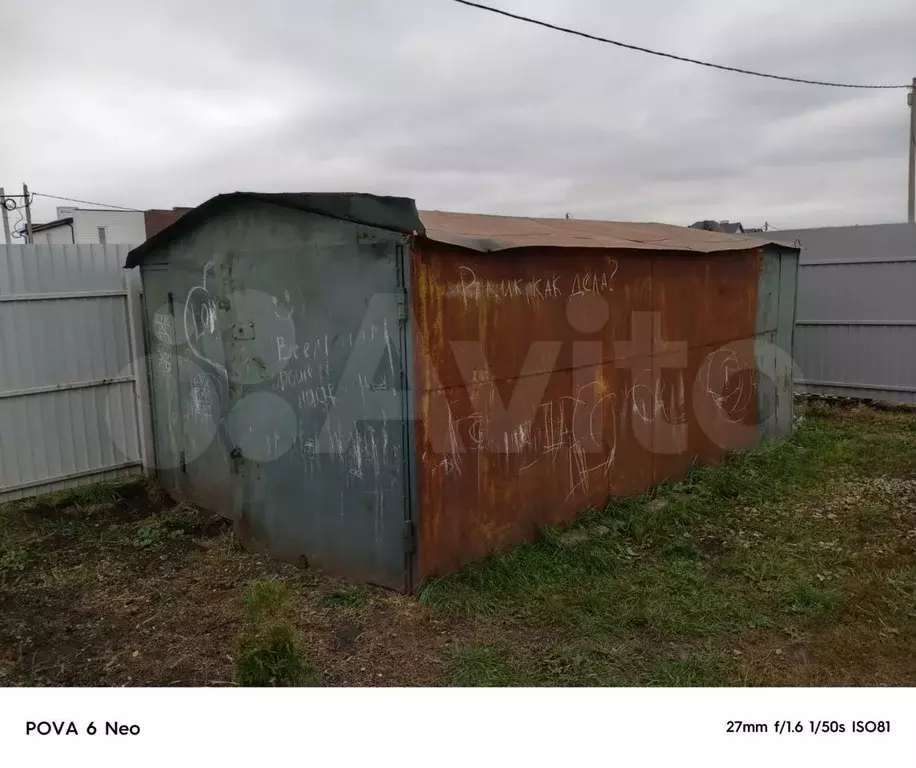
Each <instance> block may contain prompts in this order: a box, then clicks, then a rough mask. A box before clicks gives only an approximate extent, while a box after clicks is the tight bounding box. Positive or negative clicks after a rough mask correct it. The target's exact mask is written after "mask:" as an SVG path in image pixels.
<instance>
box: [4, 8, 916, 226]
mask: <svg viewBox="0 0 916 768" xmlns="http://www.w3.org/2000/svg"><path fill="white" fill-rule="evenodd" d="M494 4H497V5H499V6H500V7H503V8H506V9H508V10H514V11H517V12H520V13H524V14H527V15H531V16H535V17H538V18H543V19H548V20H551V21H555V22H556V23H559V24H566V25H568V26H573V27H577V28H581V29H587V30H590V31H594V32H596V33H599V34H604V35H607V36H610V37H617V38H619V39H623V40H627V41H631V42H633V43H636V44H641V45H646V46H650V47H656V48H663V49H666V50H670V51H672V52H675V53H680V54H683V55H688V56H695V57H699V58H706V59H709V60H711V61H717V62H722V63H727V64H733V65H735V66H742V67H749V68H759V69H764V70H767V71H772V72H775V73H779V74H789V75H797V76H802V77H813V78H818V79H821V78H823V79H838V80H847V81H851V82H907V81H908V80H909V79H910V78H911V77H912V75H913V74H914V73H916V49H914V47H913V46H912V42H911V32H912V29H913V28H914V27H916V4H913V3H911V2H907V1H906V0H898V1H892V0H875V1H873V2H869V3H867V4H864V3H861V2H858V0H842V1H841V0H837V1H836V2H833V3H831V4H830V5H829V6H827V7H826V9H825V8H824V7H821V8H814V7H810V8H809V7H808V5H809V4H801V3H791V2H788V0H772V1H771V2H768V3H759V2H758V0H754V1H753V2H751V0H732V1H731V2H729V3H727V4H726V3H722V2H716V1H715V0H690V1H689V2H687V1H684V2H674V0H643V2H640V3H638V4H622V3H607V2H605V1H603V0H579V2H576V3H568V2H560V0H494ZM3 18H4V20H5V27H6V28H7V30H8V31H9V32H10V34H9V35H8V36H7V39H8V41H9V46H8V47H9V50H6V51H5V52H4V62H5V67H6V70H5V74H6V75H7V77H6V78H5V84H6V88H5V93H6V96H7V109H5V110H3V111H2V112H0V135H2V136H3V137H4V141H3V143H2V144H0V173H2V176H0V181H2V182H3V183H4V184H5V185H6V186H7V188H8V189H9V188H10V187H12V186H14V185H16V184H18V183H19V182H20V181H21V180H22V179H25V180H26V181H28V182H29V184H30V186H31V187H32V188H33V189H37V190H40V191H45V192H49V193H54V194H69V195H74V196H76V197H80V198H84V199H91V200H101V201H102V202H110V203H116V204H121V205H135V206H138V207H154V206H156V207H163V206H172V205H187V204H195V203H199V202H202V201H203V200H204V199H206V198H207V197H209V196H211V195H213V194H217V193H219V192H225V191H231V190H235V189H259V190H267V191H279V190H366V191H374V192H381V193H387V194H406V195H411V196H414V197H416V199H417V201H418V204H419V205H420V206H421V207H425V208H443V209H458V210H471V211H488V212H495V213H508V214H530V215H551V214H553V215H562V214H563V213H565V212H570V213H572V214H573V215H574V216H578V217H585V216H593V217H600V218H615V219H638V220H661V221H670V222H673V223H681V224H684V223H689V222H691V221H693V220H695V219H697V218H707V217H717V218H729V219H733V220H735V219H740V220H743V221H744V222H745V223H747V224H752V225H759V224H761V223H762V222H763V221H765V220H766V221H770V222H771V223H773V224H776V225H777V226H781V227H790V226H805V225H819V224H833V223H868V222H879V221H895V220H900V219H901V218H902V216H903V213H904V204H905V196H904V195H905V173H906V131H907V127H908V123H907V120H908V115H907V109H906V104H905V98H904V92H903V91H847V90H841V89H828V88H817V87H812V86H803V85H793V84H788V83H786V84H783V83H776V82H773V81H765V80H759V79H755V78H750V77H744V76H738V75H731V74H726V73H722V72H715V71H712V70H706V69H702V68H698V67H693V66H689V65H686V64H680V63H677V62H671V61H666V60H662V59H656V58H650V57H647V56H644V55H640V54H637V53H632V52H626V51H621V50H618V49H615V48H612V47H610V46H606V45H600V44H597V43H591V42H588V41H584V40H581V39H576V38H571V37H569V36H564V35H561V34H559V33H555V32H551V31H549V30H543V29H537V28H534V27H530V26H528V25H523V24H520V23H518V22H513V21H511V20H506V19H501V18H498V17H495V16H492V15H489V14H484V13H482V12H480V11H475V10H473V9H468V8H463V7H460V6H458V5H456V4H454V3H451V2H447V0H311V1H310V2H301V1H299V2H297V1H296V0H264V1H263V2H260V3H250V2H241V1H240V0H223V2H217V0H202V1H200V2H194V3H187V2H175V1H173V0H160V2H158V3H139V2H114V1H113V0H112V1H109V0H84V2H81V3H78V4H77V3H71V2H64V1H63V0H58V1H57V2H51V1H50V0H44V1H43V2H42V1H41V0H36V2H32V3H25V2H24V0H13V2H12V7H10V8H5V12H4V17H3ZM36 214H37V218H50V217H52V216H53V214H54V204H50V203H48V202H47V201H43V202H42V203H41V205H40V206H39V207H38V208H37V211H36Z"/></svg>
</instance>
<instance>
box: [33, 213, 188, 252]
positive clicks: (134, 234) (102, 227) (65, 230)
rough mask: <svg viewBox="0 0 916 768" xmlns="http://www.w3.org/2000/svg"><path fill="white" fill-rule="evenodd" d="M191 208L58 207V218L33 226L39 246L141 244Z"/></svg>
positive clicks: (35, 239)
mask: <svg viewBox="0 0 916 768" xmlns="http://www.w3.org/2000/svg"><path fill="white" fill-rule="evenodd" d="M189 210H191V209H190V208H172V209H171V210H168V209H166V210H160V209H153V210H149V211H124V210H113V209H105V208H71V207H64V206H61V207H58V209H57V218H56V219H55V220H54V221H48V222H45V223H44V224H33V225H32V242H33V243H34V244H35V245H56V244H59V243H78V244H92V243H101V244H103V245H104V244H106V243H111V244H125V245H139V244H140V243H142V242H144V241H145V240H146V239H147V238H148V237H151V236H152V235H155V234H156V233H157V232H159V231H160V230H162V229H165V228H166V227H167V226H169V225H170V224H173V223H175V222H176V221H178V219H180V218H181V217H182V216H183V215H184V214H185V213H187V212H188V211H189Z"/></svg>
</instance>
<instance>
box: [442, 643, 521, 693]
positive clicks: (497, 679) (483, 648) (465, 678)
mask: <svg viewBox="0 0 916 768" xmlns="http://www.w3.org/2000/svg"><path fill="white" fill-rule="evenodd" d="M447 664H448V675H449V682H450V683H451V685H456V686H460V687H462V688H470V687H488V688H496V687H506V686H511V685H519V684H521V681H520V680H519V679H518V678H517V676H516V674H515V671H514V670H513V669H512V665H511V664H510V663H509V661H508V660H507V658H506V654H505V653H504V652H503V651H502V650H500V649H499V648H497V647H495V646H492V645H470V646H463V647H460V648H454V649H453V650H452V651H451V652H450V653H449V654H448V658H447Z"/></svg>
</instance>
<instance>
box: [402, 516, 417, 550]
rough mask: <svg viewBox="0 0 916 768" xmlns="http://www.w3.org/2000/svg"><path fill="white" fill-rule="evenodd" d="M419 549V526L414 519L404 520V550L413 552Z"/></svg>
mask: <svg viewBox="0 0 916 768" xmlns="http://www.w3.org/2000/svg"><path fill="white" fill-rule="evenodd" d="M416 549H417V527H416V526H415V525H414V524H413V520H405V521H404V552H405V553H407V554H411V553H413V552H415V551H416Z"/></svg>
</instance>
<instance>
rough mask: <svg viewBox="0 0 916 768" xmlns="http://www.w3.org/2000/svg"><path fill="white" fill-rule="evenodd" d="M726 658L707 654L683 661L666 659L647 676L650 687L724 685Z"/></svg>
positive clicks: (655, 665)
mask: <svg viewBox="0 0 916 768" xmlns="http://www.w3.org/2000/svg"><path fill="white" fill-rule="evenodd" d="M723 659H724V657H722V656H721V655H717V654H712V653H706V654H698V655H693V656H689V657H687V658H683V659H665V660H664V661H659V662H657V663H656V664H654V665H653V666H652V667H651V669H650V670H649V672H648V675H647V676H646V683H647V684H648V685H655V686H663V687H684V686H686V687H695V688H703V687H710V686H717V685H722V684H723V683H724V682H725V680H726V676H725V670H726V666H727V665H726V663H725V662H724V660H723Z"/></svg>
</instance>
